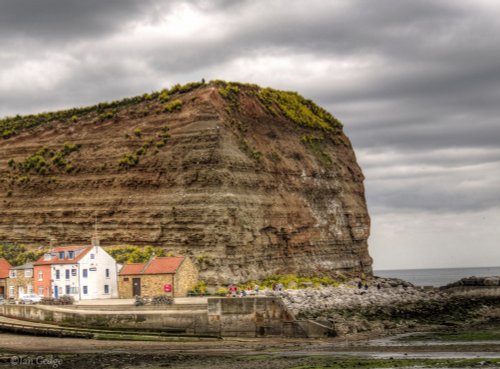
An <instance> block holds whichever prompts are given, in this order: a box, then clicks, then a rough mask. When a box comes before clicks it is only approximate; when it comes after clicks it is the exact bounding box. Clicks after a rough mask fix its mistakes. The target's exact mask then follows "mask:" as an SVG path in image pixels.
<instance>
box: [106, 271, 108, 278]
mask: <svg viewBox="0 0 500 369" xmlns="http://www.w3.org/2000/svg"><path fill="white" fill-rule="evenodd" d="M106 278H109V269H106Z"/></svg>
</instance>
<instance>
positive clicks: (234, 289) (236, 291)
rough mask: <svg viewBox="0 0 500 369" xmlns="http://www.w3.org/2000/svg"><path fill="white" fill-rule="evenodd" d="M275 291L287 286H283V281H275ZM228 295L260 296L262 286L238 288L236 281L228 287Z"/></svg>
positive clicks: (273, 286)
mask: <svg viewBox="0 0 500 369" xmlns="http://www.w3.org/2000/svg"><path fill="white" fill-rule="evenodd" d="M272 289H273V291H278V292H279V291H283V290H284V289H285V288H284V287H283V284H282V283H273V285H272ZM227 291H228V294H227V296H228V297H245V296H258V295H259V292H260V287H259V285H258V284H256V285H255V286H254V288H253V289H252V288H251V287H247V288H246V289H245V288H238V286H237V285H236V284H234V283H231V284H230V285H229V286H228V287H227Z"/></svg>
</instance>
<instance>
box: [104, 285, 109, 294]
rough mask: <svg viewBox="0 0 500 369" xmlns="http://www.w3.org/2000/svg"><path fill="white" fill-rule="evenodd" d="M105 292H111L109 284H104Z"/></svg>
mask: <svg viewBox="0 0 500 369" xmlns="http://www.w3.org/2000/svg"><path fill="white" fill-rule="evenodd" d="M104 293H105V294H108V293H109V285H107V284H105V285H104Z"/></svg>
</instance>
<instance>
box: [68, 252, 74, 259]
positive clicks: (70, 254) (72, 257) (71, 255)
mask: <svg viewBox="0 0 500 369" xmlns="http://www.w3.org/2000/svg"><path fill="white" fill-rule="evenodd" d="M74 258H75V252H74V251H68V259H74Z"/></svg>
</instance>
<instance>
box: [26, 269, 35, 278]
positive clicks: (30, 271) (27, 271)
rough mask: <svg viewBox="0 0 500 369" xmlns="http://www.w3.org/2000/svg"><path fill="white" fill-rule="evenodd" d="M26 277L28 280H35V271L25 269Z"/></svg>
mask: <svg viewBox="0 0 500 369" xmlns="http://www.w3.org/2000/svg"><path fill="white" fill-rule="evenodd" d="M24 276H25V277H26V278H33V269H24Z"/></svg>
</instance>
